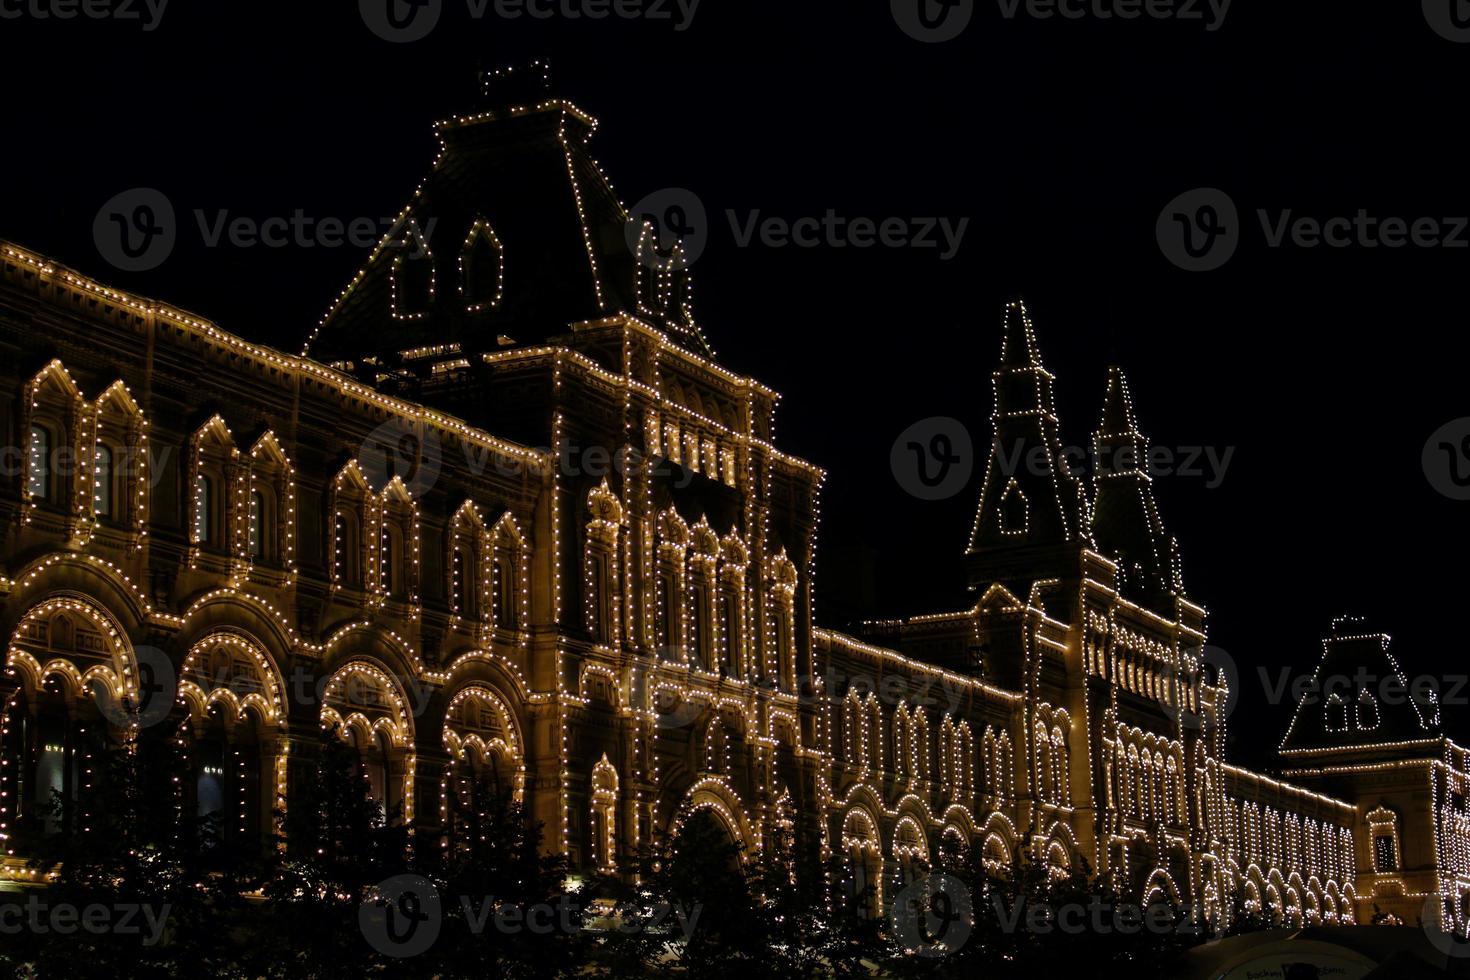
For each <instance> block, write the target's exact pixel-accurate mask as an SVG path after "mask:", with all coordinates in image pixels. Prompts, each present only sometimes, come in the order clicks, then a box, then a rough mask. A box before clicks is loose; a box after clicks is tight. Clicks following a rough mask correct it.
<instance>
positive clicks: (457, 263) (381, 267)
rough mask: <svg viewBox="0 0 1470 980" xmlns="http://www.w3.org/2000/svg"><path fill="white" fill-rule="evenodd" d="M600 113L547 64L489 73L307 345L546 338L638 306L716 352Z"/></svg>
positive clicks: (337, 351)
mask: <svg viewBox="0 0 1470 980" xmlns="http://www.w3.org/2000/svg"><path fill="white" fill-rule="evenodd" d="M596 126H597V122H596V120H595V119H593V118H592V117H591V116H589V115H588V114H587V113H585V112H583V111H582V110H581V109H579V108H577V107H576V106H574V105H572V104H571V103H570V102H566V101H563V100H560V99H554V98H551V97H550V96H549V83H548V79H547V75H546V72H545V68H544V66H542V65H533V66H530V68H529V69H522V70H521V71H520V73H519V74H517V73H516V72H515V71H514V70H511V69H505V70H502V71H499V72H493V73H488V74H486V75H485V76H484V82H483V86H482V93H481V106H480V107H479V108H478V110H477V111H475V112H472V113H470V114H466V115H461V116H456V117H453V118H451V119H447V120H444V121H441V122H439V123H437V124H435V127H434V128H435V133H436V135H437V136H438V137H439V140H440V151H439V154H438V156H437V157H436V158H435V160H434V163H433V166H432V167H431V168H430V172H429V174H428V176H427V177H425V179H424V180H423V182H422V183H421V184H420V185H419V187H418V189H417V190H415V191H414V193H413V196H412V198H411V199H410V201H409V203H408V205H407V206H406V207H405V208H404V209H403V211H402V213H401V214H400V215H399V217H398V220H397V222H396V223H395V225H394V226H393V228H392V229H391V230H390V231H389V232H388V234H386V235H385V236H384V237H383V239H382V240H381V241H380V243H379V244H378V246H377V247H376V248H375V249H374V250H373V252H372V254H371V255H370V256H369V258H368V260H367V262H366V264H365V265H364V266H363V268H362V269H361V270H360V271H359V272H358V274H357V275H356V276H355V277H354V278H353V280H352V282H351V283H349V284H348V286H347V288H346V289H345V290H344V291H343V292H342V294H341V295H340V297H339V298H338V299H337V301H336V302H335V303H334V304H333V305H332V307H331V309H330V310H329V311H328V312H327V314H326V316H325V317H323V319H322V321H321V323H320V324H319V325H318V327H317V328H316V330H315V331H313V333H312V335H311V337H310V338H308V340H307V343H306V350H307V352H309V353H310V354H311V356H313V357H315V358H316V359H318V360H324V361H329V362H336V361H343V360H352V359H355V358H361V357H366V356H381V355H385V354H392V353H395V352H401V351H405V350H413V349H419V348H426V347H437V346H441V345H447V344H459V345H461V346H462V347H463V349H464V350H466V351H485V350H493V349H496V348H497V347H498V346H503V345H504V343H505V341H503V340H501V339H500V338H511V339H512V340H513V341H514V342H515V343H520V344H534V343H539V342H543V341H545V340H546V339H547V338H550V337H555V336H559V335H564V334H566V333H567V332H568V329H569V326H570V325H571V324H573V323H578V322H583V321H586V320H593V319H598V318H601V317H606V316H610V315H613V314H616V313H627V314H631V315H634V316H637V317H640V318H641V319H643V320H645V321H646V322H649V323H651V324H653V325H655V326H657V327H659V328H661V329H663V330H666V331H668V333H669V335H670V336H671V337H672V338H673V339H674V340H675V341H676V342H677V343H680V344H681V345H684V346H686V347H687V348H688V349H689V350H691V351H693V352H695V353H698V354H701V355H704V356H709V355H710V353H711V352H710V349H709V346H708V344H707V343H706V342H705V340H704V337H703V335H702V334H701V333H700V331H699V329H698V327H697V326H696V325H695V324H694V320H693V314H692V309H691V298H690V280H689V270H688V268H687V263H685V262H684V261H683V257H682V252H680V251H679V244H678V243H677V242H676V243H673V244H671V245H669V247H667V248H661V247H660V245H659V243H658V241H657V236H652V235H649V234H646V233H645V229H644V228H641V227H634V228H632V229H631V231H630V228H629V224H628V212H627V209H626V208H624V206H623V205H622V203H621V202H620V201H619V199H618V197H617V194H616V192H615V191H614V190H613V187H612V184H611V183H610V182H609V181H608V179H607V177H606V176H604V175H603V173H602V171H601V170H600V169H599V168H598V166H597V163H596V162H595V161H594V160H593V159H592V157H591V156H590V154H589V152H588V149H587V144H588V142H589V140H590V139H591V136H592V133H593V132H594V130H595V129H596Z"/></svg>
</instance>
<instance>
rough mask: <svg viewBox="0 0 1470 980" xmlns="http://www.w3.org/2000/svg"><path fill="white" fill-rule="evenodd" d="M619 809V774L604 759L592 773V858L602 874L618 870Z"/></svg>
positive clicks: (604, 758) (604, 757) (605, 757)
mask: <svg viewBox="0 0 1470 980" xmlns="http://www.w3.org/2000/svg"><path fill="white" fill-rule="evenodd" d="M617 805H618V774H617V772H616V771H614V769H613V767H612V764H611V763H609V762H608V761H607V756H606V755H604V756H603V757H602V759H601V760H600V761H599V762H598V763H597V765H596V767H594V768H593V770H592V826H591V832H592V841H591V843H592V857H593V861H594V863H595V864H596V865H597V868H598V870H601V871H608V872H610V871H614V870H616V866H617V842H618V817H617Z"/></svg>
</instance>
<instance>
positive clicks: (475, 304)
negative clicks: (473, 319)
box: [459, 218, 505, 313]
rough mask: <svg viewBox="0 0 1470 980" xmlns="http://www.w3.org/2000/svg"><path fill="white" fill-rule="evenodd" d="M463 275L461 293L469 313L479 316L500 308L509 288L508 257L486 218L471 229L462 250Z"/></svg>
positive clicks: (481, 219)
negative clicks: (506, 280)
mask: <svg viewBox="0 0 1470 980" xmlns="http://www.w3.org/2000/svg"><path fill="white" fill-rule="evenodd" d="M459 275H460V282H459V291H460V295H461V296H462V297H463V299H464V306H465V311H466V312H469V313H477V312H479V311H481V310H485V309H495V308H497V307H498V306H500V298H501V296H502V294H503V292H504V288H505V266H504V257H503V252H502V249H501V247H500V239H499V238H497V237H496V235H495V229H493V228H491V227H490V222H488V221H486V220H485V219H484V218H479V219H477V220H476V221H475V223H474V224H473V225H471V226H470V233H469V235H468V236H466V238H465V240H464V248H463V249H462V250H461V251H460V256H459Z"/></svg>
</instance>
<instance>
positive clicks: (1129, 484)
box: [1092, 366, 1182, 612]
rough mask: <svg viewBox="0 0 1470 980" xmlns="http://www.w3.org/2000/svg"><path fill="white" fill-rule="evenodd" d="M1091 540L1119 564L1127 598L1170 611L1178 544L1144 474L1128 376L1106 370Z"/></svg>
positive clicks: (1176, 587) (1144, 443) (1143, 445)
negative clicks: (1168, 531)
mask: <svg viewBox="0 0 1470 980" xmlns="http://www.w3.org/2000/svg"><path fill="white" fill-rule="evenodd" d="M1093 440H1094V441H1093V446H1094V451H1095V458H1096V462H1097V467H1096V473H1095V475H1094V478H1093V482H1094V487H1093V508H1092V539H1093V542H1094V543H1095V544H1096V546H1097V549H1098V550H1099V551H1101V552H1102V553H1103V554H1105V555H1107V556H1108V557H1110V558H1112V559H1113V560H1114V561H1116V562H1117V563H1118V578H1119V588H1120V591H1122V592H1123V593H1124V594H1125V595H1127V596H1128V598H1130V599H1133V600H1135V601H1139V602H1142V603H1144V604H1147V605H1154V606H1157V607H1158V608H1159V611H1167V612H1172V607H1173V596H1174V595H1175V594H1177V593H1178V592H1180V591H1182V585H1181V583H1180V581H1179V575H1178V574H1177V572H1178V568H1177V548H1178V546H1177V544H1176V543H1175V542H1174V540H1173V539H1172V538H1170V537H1169V535H1168V533H1167V532H1166V531H1165V530H1164V522H1163V520H1162V519H1161V518H1160V517H1159V509H1158V504H1157V503H1156V502H1155V500H1154V494H1153V480H1152V477H1150V476H1149V473H1148V451H1149V449H1148V440H1146V439H1145V438H1144V437H1143V434H1142V433H1141V432H1139V431H1138V420H1137V417H1136V416H1135V415H1134V413H1133V396H1132V394H1131V393H1130V392H1129V390H1128V379H1127V377H1126V376H1125V375H1124V374H1123V370H1122V369H1121V368H1119V367H1116V366H1115V367H1110V368H1109V369H1108V389H1107V394H1106V395H1104V397H1103V411H1102V421H1101V422H1100V423H1099V424H1098V428H1097V433H1096V434H1095V436H1094V437H1093Z"/></svg>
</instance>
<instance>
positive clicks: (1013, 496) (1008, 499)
mask: <svg viewBox="0 0 1470 980" xmlns="http://www.w3.org/2000/svg"><path fill="white" fill-rule="evenodd" d="M1028 509H1029V507H1028V504H1027V502H1026V495H1025V494H1024V493H1022V492H1021V486H1020V484H1018V483H1017V482H1016V481H1015V479H1012V480H1011V482H1010V483H1008V484H1006V488H1005V492H1004V493H1002V494H1001V497H1000V531H1001V533H1002V534H1009V535H1017V536H1019V535H1023V534H1025V533H1026V520H1027V511H1028Z"/></svg>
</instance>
